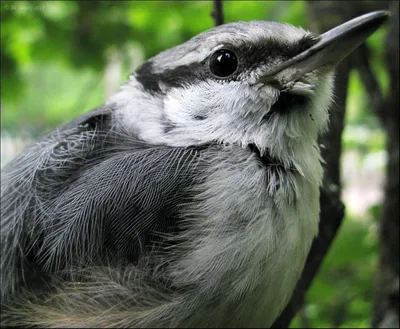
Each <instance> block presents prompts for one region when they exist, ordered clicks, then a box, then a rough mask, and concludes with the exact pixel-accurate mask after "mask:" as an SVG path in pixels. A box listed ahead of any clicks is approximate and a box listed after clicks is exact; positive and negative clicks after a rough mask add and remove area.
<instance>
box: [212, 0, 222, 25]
mask: <svg viewBox="0 0 400 329" xmlns="http://www.w3.org/2000/svg"><path fill="white" fill-rule="evenodd" d="M213 5H214V9H213V11H212V13H211V16H212V17H213V18H214V21H215V26H218V25H221V24H224V12H223V8H222V0H214V1H213Z"/></svg>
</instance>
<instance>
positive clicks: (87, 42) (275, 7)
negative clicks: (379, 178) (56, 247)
mask: <svg viewBox="0 0 400 329" xmlns="http://www.w3.org/2000/svg"><path fill="white" fill-rule="evenodd" d="M211 11H212V2H211V1H187V2H184V1H113V2H111V1H90V2H89V1H80V2H78V1H35V2H29V1H18V2H17V1H14V2H9V1H3V2H2V3H1V41H2V47H1V116H2V121H1V127H2V132H3V133H4V132H7V134H11V135H17V136H37V135H38V134H42V133H43V132H44V131H46V130H48V129H52V128H54V127H56V126H57V125H59V124H60V123H62V122H65V121H67V120H70V119H72V118H73V117H75V116H77V115H79V114H81V113H84V112H86V111H88V110H90V109H92V108H94V107H96V106H98V105H101V104H102V103H103V102H104V101H105V100H106V99H105V95H106V92H105V90H106V88H107V86H106V84H107V83H106V79H105V72H106V68H107V66H108V65H109V64H110V61H111V60H110V59H111V58H112V56H111V55H112V54H114V55H115V54H117V58H118V60H119V62H120V64H121V72H122V74H121V75H120V76H119V83H122V82H123V81H124V80H126V79H127V77H128V74H130V73H131V72H132V71H133V70H134V68H136V67H137V66H138V65H140V63H141V62H142V61H143V60H144V59H147V58H149V57H151V56H153V55H155V54H157V53H158V52H160V51H162V50H164V49H166V48H170V47H172V46H174V45H177V44H179V43H181V42H183V41H185V40H187V39H189V38H190V37H192V36H194V35H196V34H197V33H199V32H202V31H204V30H206V29H209V28H211V27H213V25H214V22H213V19H212V17H211ZM306 13H307V11H306V3H305V2H304V1H225V2H224V16H225V21H226V22H231V21H237V20H243V21H248V20H254V19H262V20H275V21H285V22H288V23H291V24H293V25H296V26H302V27H307V14H306ZM385 33H386V30H385V29H384V28H382V29H380V30H379V31H378V32H376V33H375V34H374V35H373V36H372V37H371V38H369V40H368V45H369V46H370V47H371V50H372V57H371V61H372V64H373V69H374V73H375V74H376V75H377V77H378V80H379V84H380V86H381V87H382V88H383V92H384V93H386V92H387V90H388V75H387V71H386V69H385V67H384V64H383V62H382V49H383V46H382V42H383V40H384V36H385ZM365 96H366V95H365V90H364V88H363V86H362V84H361V82H360V79H359V77H358V75H357V73H356V72H352V74H351V79H350V86H349V94H348V100H347V101H348V107H347V113H346V128H345V131H344V134H343V142H344V150H345V151H346V150H350V149H352V150H357V151H358V152H360V153H361V154H363V155H365V156H366V155H369V156H371V154H372V155H374V154H381V152H382V150H383V149H384V143H385V136H384V134H383V132H382V130H381V128H380V126H379V123H378V120H377V119H376V118H375V116H374V115H373V113H372V111H371V109H370V108H369V104H368V103H367V101H366V97H365ZM379 209H380V205H376V206H374V207H372V209H371V212H370V216H367V217H366V218H362V219H359V218H355V216H353V215H352V214H351V213H347V215H346V219H345V222H344V225H343V227H342V228H341V231H340V232H339V235H338V237H337V239H336V240H335V242H334V245H333V247H332V249H331V250H330V252H329V254H328V256H327V257H326V259H325V262H324V264H323V266H322V269H321V271H320V273H319V275H318V277H317V278H316V279H315V280H314V282H313V285H312V287H311V289H310V291H309V293H308V296H307V303H306V305H305V307H304V309H303V310H302V312H300V314H299V315H298V316H297V317H296V318H295V320H294V321H293V323H292V327H307V326H308V325H311V326H312V327H332V326H335V327H368V326H369V321H370V313H371V307H372V289H371V287H372V283H373V280H374V271H373V269H374V264H375V262H376V253H377V246H376V232H375V231H376V220H375V219H376V218H377V216H378V215H379Z"/></svg>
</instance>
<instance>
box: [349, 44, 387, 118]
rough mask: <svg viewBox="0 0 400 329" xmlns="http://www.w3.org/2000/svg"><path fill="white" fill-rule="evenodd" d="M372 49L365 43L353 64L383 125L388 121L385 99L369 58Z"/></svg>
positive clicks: (356, 53) (356, 52) (356, 54)
mask: <svg viewBox="0 0 400 329" xmlns="http://www.w3.org/2000/svg"><path fill="white" fill-rule="evenodd" d="M370 56H371V52H370V49H369V48H368V46H367V44H366V43H363V44H362V45H361V46H360V47H359V48H358V49H357V50H356V51H355V56H354V57H353V59H354V60H353V62H352V64H353V65H354V67H355V68H357V71H358V72H359V73H360V78H361V81H362V83H363V85H364V87H365V89H366V92H367V97H368V100H369V103H370V106H371V109H373V110H375V113H376V115H377V116H378V118H379V119H380V120H381V122H382V123H384V122H385V121H386V114H385V99H384V97H383V94H382V91H381V88H380V86H379V83H378V81H377V79H376V78H375V75H374V73H373V72H372V69H371V65H370V61H369V58H370Z"/></svg>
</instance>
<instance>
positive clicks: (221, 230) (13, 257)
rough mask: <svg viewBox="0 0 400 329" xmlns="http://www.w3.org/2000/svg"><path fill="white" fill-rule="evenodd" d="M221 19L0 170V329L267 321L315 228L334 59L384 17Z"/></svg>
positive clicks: (288, 290) (283, 298)
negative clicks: (308, 22) (336, 22)
mask: <svg viewBox="0 0 400 329" xmlns="http://www.w3.org/2000/svg"><path fill="white" fill-rule="evenodd" d="M387 17H388V12H384V11H380V12H373V13H370V14H366V15H363V16H360V17H358V18H356V19H353V20H351V21H349V22H347V23H345V24H342V25H340V26H339V27H337V28H334V29H332V30H330V31H329V32H326V33H325V34H323V35H321V36H315V35H312V34H311V33H309V32H306V31H304V30H302V29H299V28H295V27H293V26H291V25H287V24H280V23H274V22H264V21H253V22H236V23H230V24H226V25H221V26H218V27H216V28H214V29H211V30H209V31H206V32H204V33H201V34H199V35H198V36H196V37H194V38H192V39H191V40H189V41H188V42H186V43H184V44H182V45H180V46H177V47H175V48H172V49H169V50H167V51H165V52H162V53H160V54H159V55H157V56H155V57H154V58H152V59H150V60H149V61H147V62H146V63H144V64H143V65H142V66H141V67H140V68H139V69H138V70H137V71H136V73H135V74H133V75H132V76H131V78H130V80H129V81H128V82H127V83H126V84H125V85H124V86H123V87H122V88H121V90H120V91H119V92H118V93H117V94H116V95H115V96H113V97H111V99H110V100H109V101H108V102H107V104H106V105H104V106H102V107H100V108H97V109H95V110H93V111H91V112H89V113H87V114H85V115H83V116H82V117H80V118H77V119H76V120H73V121H72V122H70V123H68V124H66V125H64V126H62V127H61V128H59V129H56V130H54V131H52V132H50V133H48V134H46V135H45V136H43V137H42V138H40V139H39V140H38V141H37V142H36V143H34V144H33V145H31V146H29V147H27V148H26V149H25V150H24V151H23V152H22V153H21V154H20V155H19V156H18V157H16V158H15V159H14V160H13V161H11V163H9V164H8V165H7V166H5V167H4V169H3V170H2V181H1V197H2V200H1V248H2V250H1V253H2V255H1V298H2V305H3V306H2V308H3V310H2V324H3V325H21V326H27V325H38V326H39V327H43V326H50V327H268V326H270V325H271V324H272V323H273V321H274V319H275V318H276V317H277V316H278V315H279V313H280V312H281V311H282V310H283V308H284V307H285V305H286V304H287V302H288V301H289V299H290V296H291V294H292V292H293V289H294V287H295V284H296V282H297V280H298V278H299V276H300V274H301V272H302V269H303V266H304V263H305V259H306V257H307V254H308V252H309V249H310V246H311V243H312V241H313V239H314V237H315V235H316V234H317V230H318V219H319V199H318V197H319V187H320V184H321V180H322V174H323V170H322V167H321V164H320V160H321V159H320V152H319V147H318V144H317V138H318V135H319V134H320V133H321V132H323V131H324V130H326V128H327V124H328V108H329V105H330V102H331V99H332V79H333V78H332V73H331V72H332V68H333V67H334V65H335V64H337V63H338V62H339V61H340V60H342V59H343V58H344V57H346V56H347V55H348V54H349V53H350V52H351V51H353V50H354V49H355V48H356V47H358V46H359V45H360V44H361V43H362V42H363V41H364V40H365V39H366V38H367V37H368V36H369V35H370V34H371V33H373V32H374V31H375V30H376V29H377V28H378V27H379V26H381V24H382V23H383V22H384V21H386V19H387Z"/></svg>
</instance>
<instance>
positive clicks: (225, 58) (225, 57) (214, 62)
mask: <svg viewBox="0 0 400 329" xmlns="http://www.w3.org/2000/svg"><path fill="white" fill-rule="evenodd" d="M237 67H238V60H237V57H236V55H235V53H234V52H233V51H232V50H229V49H220V50H217V51H216V52H215V53H214V54H213V55H212V56H211V59H210V70H211V73H212V74H214V75H215V76H217V77H219V78H226V77H228V76H230V75H232V74H233V73H235V71H236V69H237Z"/></svg>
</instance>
